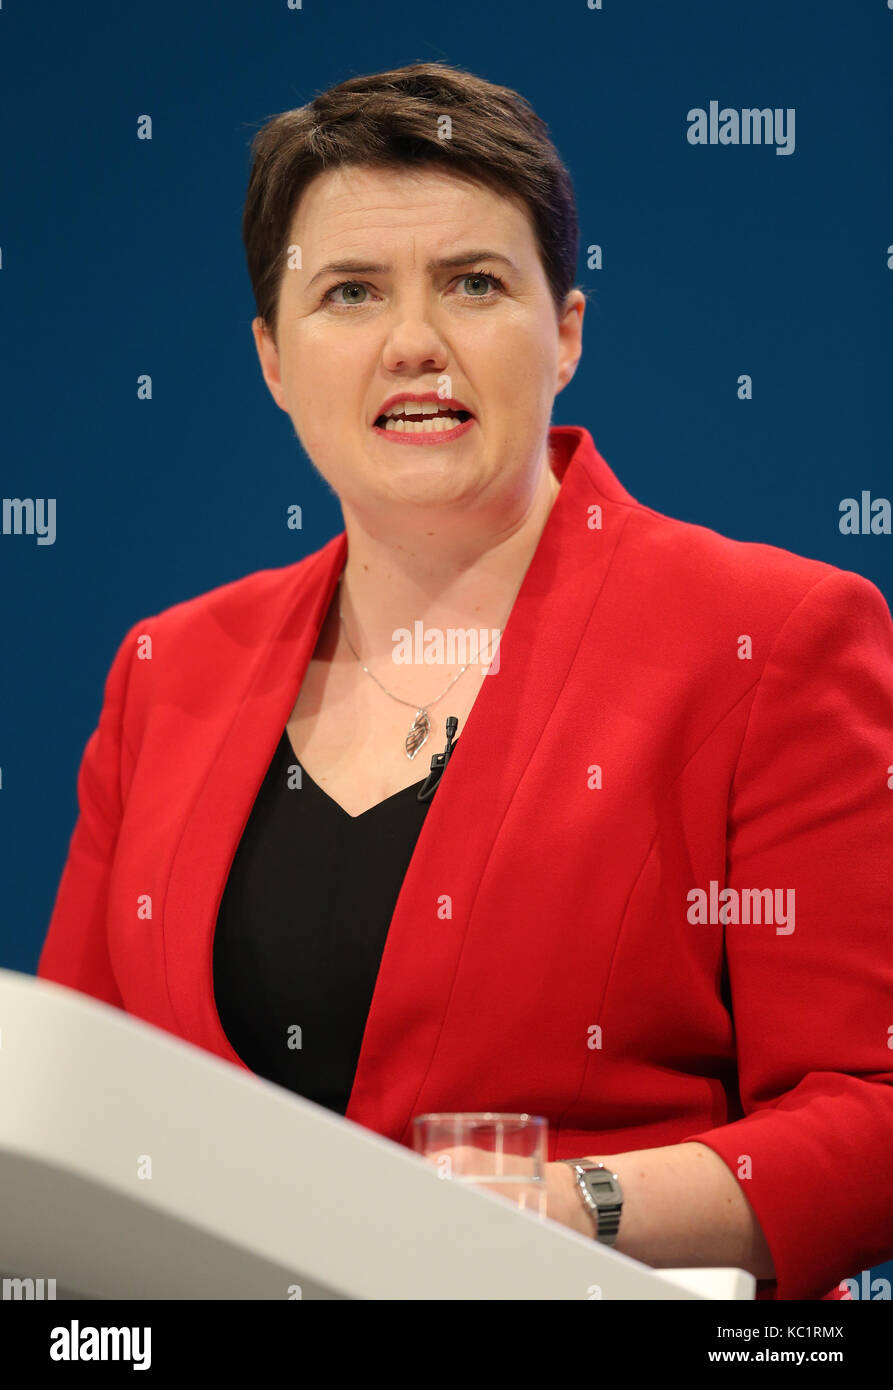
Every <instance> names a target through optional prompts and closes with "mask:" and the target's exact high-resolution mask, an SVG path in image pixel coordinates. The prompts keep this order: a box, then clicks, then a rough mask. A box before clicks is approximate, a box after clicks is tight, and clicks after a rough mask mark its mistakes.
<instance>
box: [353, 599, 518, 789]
mask: <svg viewBox="0 0 893 1390" xmlns="http://www.w3.org/2000/svg"><path fill="white" fill-rule="evenodd" d="M338 583H339V584H340V583H341V580H340V579H339V580H338ZM338 617H339V619H340V620H341V627H342V628H343V630H344V640H345V641H346V642H347V645H348V646H349V647H350V650H351V651H352V652H353V654H354V656H355V657H356V659H357V661H359V662H360V666H361V668H362V669H363V670H364V671H365V672H366V675H367V676H372V679H373V680H374V681H375V684H376V685H377V686H378V687H379V689H381V690H384V693H385V694H386V695H390V697H391V699H392V700H396V701H397V702H398V704H401V705H409V706H410V708H411V709H414V710H415V719H414V720H413V721H412V723H411V725H410V726H409V733H408V734H407V735H406V738H405V739H404V740H403V750H404V752H405V753H406V756H407V758H409V761H410V762H412V760H413V758H414V757H415V755H416V753H418V751H419V749H420V748H423V747H424V745H425V744H426V743H427V742H428V735H429V734H430V733H431V721H430V720H429V718H428V711H429V709H431V708H432V706H433V705H436V704H437V701H438V700H442V699H443V697H444V695H446V693H447V691H449V690H451V689H452V688H453V686H454V685H455V684H456V681H457V680H458V679H459V676H464V675H465V672H466V671H467V670H468V667H469V666H473V665H474V662H473V661H469V662H468V665H466V666H463V667H462V670H461V671H460V672H459V674H458V675H456V676H453V679H452V680H451V681H450V683H449V685H448V686H447V688H446V690H442V691H441V693H440V694H439V695H438V696H437V699H435V700H429V701H428V703H427V704H426V705H423V706H422V707H421V708H419V706H418V705H417V704H416V703H415V701H414V700H401V698H400V696H399V695H394V694H393V692H392V691H390V690H387V689H386V688H385V686H383V685H382V683H381V681H380V680H379V679H378V677H377V676H375V675H373V674H372V672H371V671H370V670H369V667H368V666H365V665H364V664H363V662H362V661H360V658H359V656H358V655H357V652H356V651H355V649H354V645H353V643H352V642H351V640H350V638H349V637H348V635H347V628H346V627H345V625H344V617H343V615H342V613H341V606H340V604H339V606H338ZM492 641H493V638H492V637H491V638H490V642H492ZM490 642H487V643H485V644H484V647H483V648H482V650H483V651H486V650H487V647H489V645H490ZM480 654H481V653H480V651H479V652H478V654H477V656H476V657H475V661H477V660H478V657H480Z"/></svg>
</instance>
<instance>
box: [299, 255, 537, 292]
mask: <svg viewBox="0 0 893 1390" xmlns="http://www.w3.org/2000/svg"><path fill="white" fill-rule="evenodd" d="M472 261H501V262H502V263H503V265H507V266H509V267H510V268H511V269H512V270H514V271H517V269H518V267H517V266H516V265H515V263H514V261H510V260H509V258H508V256H504V255H502V253H501V252H499V251H488V250H486V249H485V250H483V251H462V252H460V253H459V254H458V255H456V256H440V257H438V258H437V259H436V260H431V261H429V262H428V264H427V265H426V267H425V269H426V270H456V269H458V268H459V266H463V265H470V264H471V263H472ZM390 272H391V266H389V265H380V264H378V263H373V262H372V261H331V262H330V263H329V264H328V265H324V266H323V267H322V269H321V270H318V271H317V272H316V274H315V275H314V276H313V278H312V279H311V280H308V281H307V289H308V290H309V289H310V286H311V285H313V284H315V282H316V281H317V280H319V279H321V277H322V276H323V275H388V274H390Z"/></svg>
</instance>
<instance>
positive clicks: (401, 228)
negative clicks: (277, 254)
mask: <svg viewBox="0 0 893 1390" xmlns="http://www.w3.org/2000/svg"><path fill="white" fill-rule="evenodd" d="M485 233H486V236H485V235H484V234H485ZM468 236H471V237H472V239H473V240H474V241H475V242H481V243H482V244H483V243H484V242H486V244H487V245H493V242H494V239H495V238H498V239H499V240H500V241H501V243H502V244H503V246H504V247H505V249H506V251H508V247H509V245H511V247H512V248H513V249H514V251H515V252H516V254H519V255H521V254H523V252H524V251H525V250H526V251H527V252H528V253H529V254H533V255H535V254H536V238H535V235H534V230H533V224H532V221H531V218H530V213H529V210H528V208H527V206H526V204H525V203H524V202H523V201H522V200H521V199H520V198H516V197H515V196H513V195H511V194H509V193H508V192H502V191H500V190H496V189H492V188H489V187H487V186H486V185H484V184H480V183H476V182H473V181H471V180H470V179H468V178H460V177H458V176H457V175H455V174H453V173H450V172H449V171H446V170H441V169H439V168H434V167H431V166H427V165H426V166H423V167H421V168H412V169H403V168H396V169H382V168H375V167H370V166H366V165H362V166H358V165H349V166H339V167H338V168H337V169H327V170H326V171H325V172H324V173H321V174H317V175H316V177H315V178H314V179H312V180H311V182H310V183H309V184H308V185H307V187H306V188H305V189H304V192H303V194H302V195H301V199H300V201H299V203H298V206H297V208H296V209H295V211H294V213H293V215H292V226H291V239H292V240H294V241H296V242H299V243H301V244H303V245H305V246H306V247H307V249H308V251H309V250H310V247H311V245H312V246H313V248H314V250H315V251H318V252H322V253H324V254H328V253H330V252H331V251H333V250H335V249H337V250H339V251H345V252H347V251H365V250H370V249H371V248H372V247H374V246H382V247H383V246H384V245H391V246H392V247H393V249H394V250H395V251H397V250H399V249H400V248H401V247H402V246H406V245H407V239H408V238H409V237H411V238H413V239H414V243H415V242H416V241H418V243H419V244H420V245H421V244H424V246H425V247H426V248H427V249H431V250H435V249H438V248H446V247H447V246H448V244H449V243H450V242H451V241H453V240H455V239H456V238H467V237H468ZM495 249H496V247H495V246H494V250H495Z"/></svg>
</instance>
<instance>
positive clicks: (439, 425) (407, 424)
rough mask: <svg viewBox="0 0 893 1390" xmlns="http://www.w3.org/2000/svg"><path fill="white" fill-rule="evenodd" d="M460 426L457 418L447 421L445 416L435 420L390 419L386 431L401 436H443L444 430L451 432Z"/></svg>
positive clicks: (453, 417)
mask: <svg viewBox="0 0 893 1390" xmlns="http://www.w3.org/2000/svg"><path fill="white" fill-rule="evenodd" d="M458 424H459V420H458V419H457V418H456V417H455V416H451V417H450V418H449V419H447V418H446V417H445V416H442V415H440V416H438V417H437V419H435V420H425V421H424V422H422V421H421V420H403V419H397V420H392V419H390V418H388V420H387V423H386V424H385V429H386V430H388V431H389V432H390V433H392V434H393V433H395V432H397V433H400V434H442V433H443V431H444V430H451V429H453V428H454V427H455V426H456V425H458Z"/></svg>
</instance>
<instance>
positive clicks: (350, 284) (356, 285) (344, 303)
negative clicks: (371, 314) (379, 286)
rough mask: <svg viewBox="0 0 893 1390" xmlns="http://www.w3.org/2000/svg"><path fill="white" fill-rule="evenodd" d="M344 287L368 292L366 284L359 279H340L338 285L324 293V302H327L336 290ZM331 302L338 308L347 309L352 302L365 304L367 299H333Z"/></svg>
mask: <svg viewBox="0 0 893 1390" xmlns="http://www.w3.org/2000/svg"><path fill="white" fill-rule="evenodd" d="M343 289H351V290H362V291H363V293H364V294H365V292H366V286H365V285H364V284H361V282H360V281H359V280H339V281H338V283H337V285H333V286H332V288H331V289H330V290H328V291H327V292H326V293H325V294H324V295H323V303H327V302H328V301H329V300H330V299H331V296H332V295H333V294H334V293H335V291H336V290H343ZM331 302H332V303H333V304H334V305H335V307H336V308H339V309H346V308H348V307H349V306H350V305H351V304H365V302H366V301H365V300H364V299H347V300H345V299H342V300H340V301H339V300H332V301H331Z"/></svg>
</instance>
